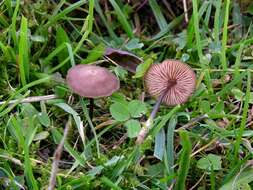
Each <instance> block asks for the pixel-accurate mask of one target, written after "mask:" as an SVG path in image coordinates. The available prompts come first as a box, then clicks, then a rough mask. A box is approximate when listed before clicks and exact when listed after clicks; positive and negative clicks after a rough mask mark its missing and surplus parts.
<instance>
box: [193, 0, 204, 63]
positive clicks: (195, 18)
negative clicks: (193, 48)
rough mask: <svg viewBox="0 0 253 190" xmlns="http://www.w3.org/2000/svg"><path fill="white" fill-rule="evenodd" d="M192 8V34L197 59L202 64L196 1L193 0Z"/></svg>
mask: <svg viewBox="0 0 253 190" xmlns="http://www.w3.org/2000/svg"><path fill="white" fill-rule="evenodd" d="M192 6H193V24H194V32H195V38H196V45H197V50H198V56H199V59H200V61H201V62H202V59H203V53H202V46H201V41H200V31H199V13H198V4H197V0H193V1H192ZM201 65H203V63H201Z"/></svg>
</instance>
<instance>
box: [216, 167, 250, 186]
mask: <svg viewBox="0 0 253 190" xmlns="http://www.w3.org/2000/svg"><path fill="white" fill-rule="evenodd" d="M252 181H253V168H252V167H249V168H246V169H245V170H243V171H240V172H239V173H238V174H236V175H235V176H234V177H233V178H232V179H231V180H230V181H229V182H228V183H226V184H224V185H223V186H222V187H221V188H220V189H219V190H242V189H243V190H248V189H249V187H248V185H247V184H249V183H251V182H252Z"/></svg>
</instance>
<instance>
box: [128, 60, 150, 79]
mask: <svg viewBox="0 0 253 190" xmlns="http://www.w3.org/2000/svg"><path fill="white" fill-rule="evenodd" d="M153 62H154V59H153V58H152V57H151V58H148V59H147V60H145V61H144V62H143V63H142V64H140V65H138V66H137V68H136V73H135V75H134V77H133V78H140V77H143V76H144V75H145V73H146V72H147V70H148V69H149V67H150V65H152V64H153Z"/></svg>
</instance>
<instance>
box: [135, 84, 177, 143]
mask: <svg viewBox="0 0 253 190" xmlns="http://www.w3.org/2000/svg"><path fill="white" fill-rule="evenodd" d="M169 84H170V85H169V86H168V88H167V89H166V90H165V91H164V92H163V93H162V94H161V95H160V96H159V98H158V99H157V101H156V103H155V105H154V107H153V110H152V112H151V114H150V116H149V118H148V120H147V121H146V122H145V123H144V126H143V127H142V128H141V130H140V132H139V134H138V136H137V139H136V142H135V143H136V144H142V143H143V141H144V140H145V138H146V136H147V134H148V132H149V130H150V128H151V127H152V124H153V120H154V118H155V116H156V113H157V112H158V110H159V108H160V105H161V103H162V100H163V98H164V96H165V95H166V93H167V91H168V89H169V88H171V87H172V86H173V85H174V84H175V83H173V82H172V83H171V82H169Z"/></svg>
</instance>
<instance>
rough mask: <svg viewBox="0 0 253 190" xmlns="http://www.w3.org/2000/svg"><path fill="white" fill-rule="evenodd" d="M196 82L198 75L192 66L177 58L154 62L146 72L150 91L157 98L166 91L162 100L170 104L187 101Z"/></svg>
mask: <svg viewBox="0 0 253 190" xmlns="http://www.w3.org/2000/svg"><path fill="white" fill-rule="evenodd" d="M195 83H196V76H195V73H194V71H193V70H192V69H191V67H190V66H188V65H186V64H184V63H182V62H180V61H177V60H165V61H163V62H162V63H160V64H153V65H152V66H151V67H150V68H149V70H148V72H147V73H146V74H145V85H146V88H147V91H148V93H149V94H150V95H151V96H154V97H156V98H158V97H159V96H161V95H162V94H163V93H165V95H164V97H163V99H162V102H163V103H165V104H166V105H169V106H172V105H177V104H182V103H184V102H186V101H187V99H188V98H189V97H190V96H191V94H192V93H193V91H194V89H195ZM165 91H166V92H165Z"/></svg>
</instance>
